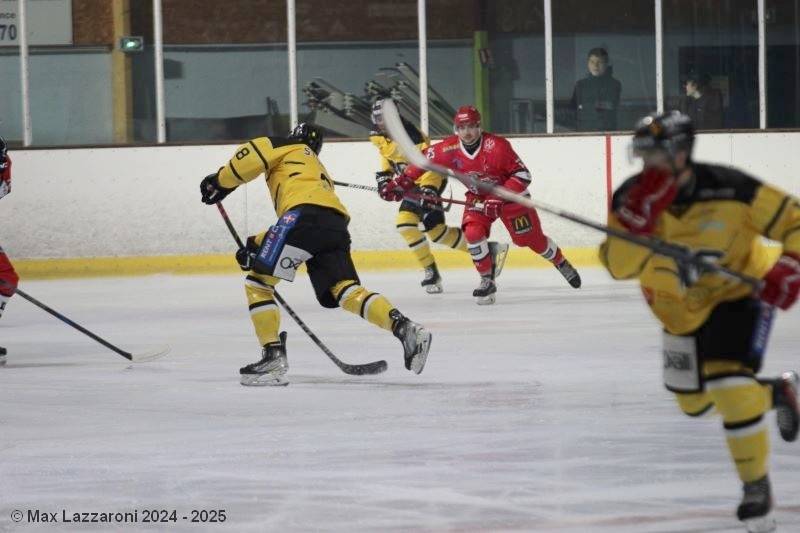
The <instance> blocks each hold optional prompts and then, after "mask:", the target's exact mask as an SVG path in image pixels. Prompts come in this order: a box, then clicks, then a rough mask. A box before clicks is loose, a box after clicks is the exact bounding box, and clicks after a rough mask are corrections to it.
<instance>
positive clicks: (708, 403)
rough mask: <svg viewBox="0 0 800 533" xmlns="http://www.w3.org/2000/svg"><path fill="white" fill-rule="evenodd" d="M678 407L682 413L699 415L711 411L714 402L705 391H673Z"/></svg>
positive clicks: (692, 415) (693, 415)
mask: <svg viewBox="0 0 800 533" xmlns="http://www.w3.org/2000/svg"><path fill="white" fill-rule="evenodd" d="M675 400H676V401H677V402H678V407H680V409H681V411H683V413H684V414H686V415H688V416H691V417H700V416H703V415H705V414H708V413H710V412H711V409H712V408H713V407H714V402H713V401H712V400H711V398H710V397H709V396H708V394H706V393H705V392H694V393H681V392H678V393H675Z"/></svg>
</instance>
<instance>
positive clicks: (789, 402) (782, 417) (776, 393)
mask: <svg viewBox="0 0 800 533" xmlns="http://www.w3.org/2000/svg"><path fill="white" fill-rule="evenodd" d="M797 384H798V376H797V373H796V372H784V373H783V374H781V377H779V378H778V379H777V380H775V383H773V385H772V405H773V407H775V411H776V413H777V418H778V429H779V430H780V432H781V438H782V439H783V440H785V441H786V442H793V441H795V440H796V439H797V432H798V429H799V428H800V407H798V405H797Z"/></svg>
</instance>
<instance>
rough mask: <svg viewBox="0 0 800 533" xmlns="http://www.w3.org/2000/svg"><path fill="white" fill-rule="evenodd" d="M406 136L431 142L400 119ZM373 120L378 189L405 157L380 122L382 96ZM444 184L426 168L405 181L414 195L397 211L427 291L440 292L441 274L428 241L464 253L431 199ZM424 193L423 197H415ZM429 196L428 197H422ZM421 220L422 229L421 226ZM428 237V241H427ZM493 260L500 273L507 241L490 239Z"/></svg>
mask: <svg viewBox="0 0 800 533" xmlns="http://www.w3.org/2000/svg"><path fill="white" fill-rule="evenodd" d="M402 121H403V126H404V127H405V129H406V132H407V133H408V136H409V137H410V138H411V139H412V140H413V141H414V143H415V144H416V146H417V148H418V149H419V150H420V151H423V150H425V149H427V148H428V146H430V140H429V139H428V136H427V135H425V134H424V133H423V132H422V131H420V130H419V129H418V128H416V127H415V126H414V125H413V124H411V123H410V122H409V121H407V120H406V119H404V118H403V119H402ZM372 124H373V126H374V128H375V129H374V131H372V132H371V133H370V137H369V140H370V142H372V144H373V145H375V147H376V148H377V149H378V152H379V153H380V156H381V170H380V171H378V172H376V173H375V179H376V180H377V184H378V191H379V192H380V191H381V190H382V189H383V188H384V187H385V186H386V185H387V184H389V183H390V182H391V181H392V180H393V179H394V178H400V177H402V176H403V170H404V169H405V168H406V166H407V162H406V158H405V156H404V155H403V152H402V151H401V150H400V147H399V146H398V145H397V143H396V142H394V141H393V140H392V139H391V138H390V137H389V135H388V134H387V132H386V128H385V127H384V124H383V100H377V101H376V102H375V104H373V106H372ZM446 187H447V178H445V177H444V176H441V175H439V174H434V173H433V172H426V173H424V174H423V175H421V176H420V177H419V178H417V179H416V180H415V181H414V182H413V183H410V184H409V185H408V187H407V188H408V189H409V190H410V191H411V192H413V193H414V195H415V198H404V199H403V201H402V203H401V204H400V208H399V210H398V212H397V219H396V226H397V232H398V233H399V234H400V236H401V237H403V240H404V241H405V242H406V244H407V245H408V247H409V248H410V249H411V252H412V253H413V254H414V257H415V258H416V259H417V261H419V264H420V265H421V266H422V268H423V269H424V270H425V277H424V279H423V280H422V283H421V285H422V287H423V288H424V289H425V291H426V292H427V293H429V294H437V293H440V292H442V290H443V286H442V276H441V274H440V273H439V267H438V266H437V265H436V259H435V258H434V256H433V253H432V252H431V247H430V243H431V242H432V243H435V244H440V245H443V246H448V247H450V248H453V249H454V250H459V251H461V252H465V253H467V252H468V250H467V240H466V238H465V237H464V233H463V232H462V230H461V229H460V228H455V227H450V226H448V225H447V224H446V223H445V216H444V206H443V204H442V202H441V201H439V200H433V198H439V197H441V196H442V193H443V192H444V190H445V188H446ZM416 196H423V198H416ZM426 196H427V197H430V198H432V199H431V200H427V199H425V198H424V197H426ZM420 223H422V228H423V229H422V230H420ZM429 241H430V242H429ZM489 251H490V253H491V255H492V264H493V265H495V277H497V276H499V275H500V272H501V271H502V269H503V265H504V264H505V256H506V254H507V253H508V245H507V244H499V243H496V242H490V243H489Z"/></svg>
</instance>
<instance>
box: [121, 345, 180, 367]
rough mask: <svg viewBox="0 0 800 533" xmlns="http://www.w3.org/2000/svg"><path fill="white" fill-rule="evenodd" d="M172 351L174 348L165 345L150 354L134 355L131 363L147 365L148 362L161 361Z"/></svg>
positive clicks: (149, 352)
mask: <svg viewBox="0 0 800 533" xmlns="http://www.w3.org/2000/svg"><path fill="white" fill-rule="evenodd" d="M171 349H172V348H171V347H170V346H169V345H168V344H165V345H163V346H159V347H157V348H154V349H152V350H150V351H148V352H142V353H132V354H131V361H133V362H134V363H147V362H148V361H155V360H156V359H161V358H162V357H164V356H166V355H167V354H168V353H169V352H170V350H171Z"/></svg>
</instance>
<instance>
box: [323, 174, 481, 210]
mask: <svg viewBox="0 0 800 533" xmlns="http://www.w3.org/2000/svg"><path fill="white" fill-rule="evenodd" d="M333 184H334V185H338V186H339V187H349V188H351V189H360V190H362V191H372V192H378V188H377V187H372V186H370V185H360V184H358V183H347V182H344V181H336V180H334V181H333ZM450 194H451V195H452V194H453V191H450ZM403 197H404V198H410V199H412V200H421V199H425V200H432V201H435V202H442V203H443V204H447V207H442V208H438V207H434V209H436V210H437V211H444V212H447V211H450V205H452V204H458V205H474V204H471V203H469V202H465V201H464V200H453V197H452V196H450V198H445V197H444V196H428V195H425V194H417V193H415V192H405V193H403Z"/></svg>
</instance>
